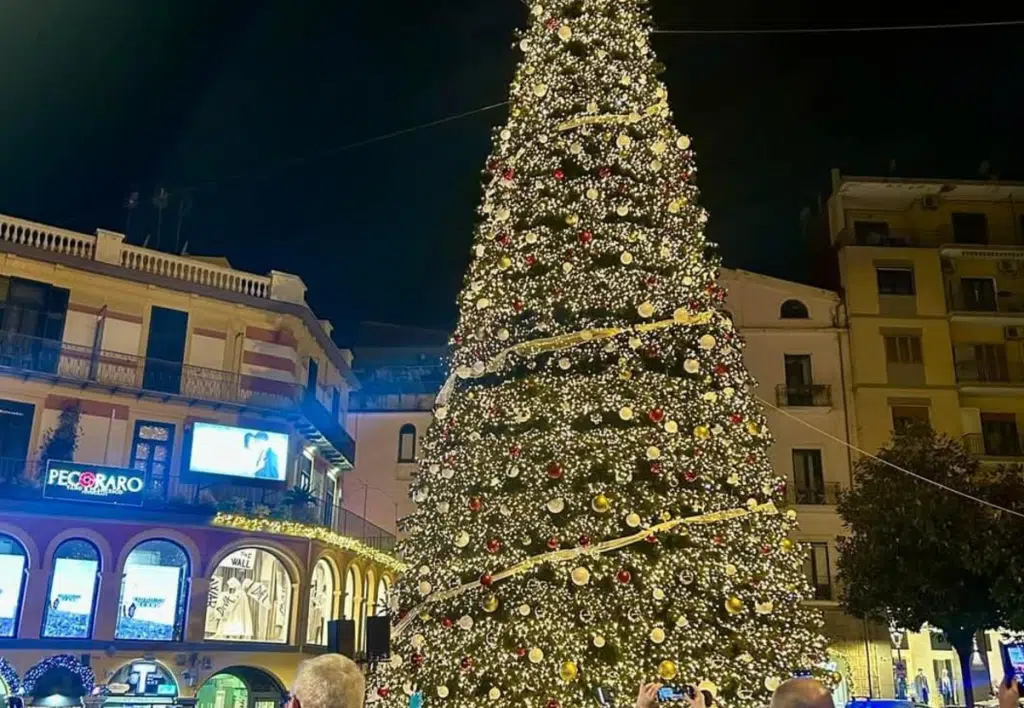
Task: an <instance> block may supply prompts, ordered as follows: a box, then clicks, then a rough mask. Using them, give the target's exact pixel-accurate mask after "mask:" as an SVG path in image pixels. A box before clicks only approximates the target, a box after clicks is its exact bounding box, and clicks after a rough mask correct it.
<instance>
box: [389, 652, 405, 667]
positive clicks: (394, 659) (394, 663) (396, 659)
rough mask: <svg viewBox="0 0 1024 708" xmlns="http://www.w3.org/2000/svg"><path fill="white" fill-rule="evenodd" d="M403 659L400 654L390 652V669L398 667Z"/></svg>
mask: <svg viewBox="0 0 1024 708" xmlns="http://www.w3.org/2000/svg"><path fill="white" fill-rule="evenodd" d="M403 661H404V659H402V655H401V654H399V653H398V652H397V651H396V652H393V653H392V654H391V659H390V661H389V663H390V664H391V668H392V669H400V668H401V667H402V662H403Z"/></svg>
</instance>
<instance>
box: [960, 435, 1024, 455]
mask: <svg viewBox="0 0 1024 708" xmlns="http://www.w3.org/2000/svg"><path fill="white" fill-rule="evenodd" d="M963 444H964V447H965V448H967V451H968V452H970V453H971V454H972V455H980V456H983V457H1010V458H1024V439H1022V438H1021V436H1020V435H1019V434H1012V435H999V434H997V433H972V434H970V435H964V436H963Z"/></svg>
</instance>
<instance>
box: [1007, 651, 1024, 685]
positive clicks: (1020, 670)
mask: <svg viewBox="0 0 1024 708" xmlns="http://www.w3.org/2000/svg"><path fill="white" fill-rule="evenodd" d="M1006 658H1007V659H1009V662H1010V665H1009V666H1007V667H1006V669H1007V671H1012V672H1013V673H1014V674H1016V676H1017V681H1018V682H1020V683H1022V684H1024V645H1020V644H1007V645H1006Z"/></svg>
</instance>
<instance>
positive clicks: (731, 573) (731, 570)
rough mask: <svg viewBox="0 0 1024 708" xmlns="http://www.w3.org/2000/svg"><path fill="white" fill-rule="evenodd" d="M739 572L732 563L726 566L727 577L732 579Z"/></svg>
mask: <svg viewBox="0 0 1024 708" xmlns="http://www.w3.org/2000/svg"><path fill="white" fill-rule="evenodd" d="M737 572H738V570H737V568H736V566H734V565H733V564H732V563H726V564H725V575H726V577H729V578H731V577H732V576H734V575H736V573H737Z"/></svg>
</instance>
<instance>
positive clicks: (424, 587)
mask: <svg viewBox="0 0 1024 708" xmlns="http://www.w3.org/2000/svg"><path fill="white" fill-rule="evenodd" d="M431 590H432V588H431V586H430V583H428V582H427V581H426V580H424V581H423V582H421V583H420V584H419V591H420V595H429V594H430V591H431Z"/></svg>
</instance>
